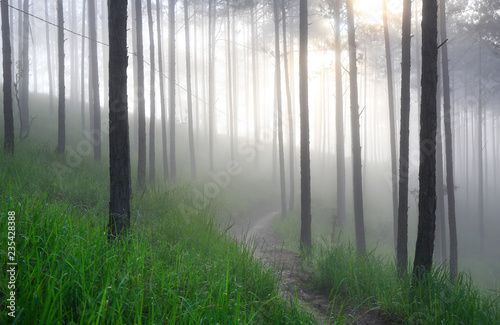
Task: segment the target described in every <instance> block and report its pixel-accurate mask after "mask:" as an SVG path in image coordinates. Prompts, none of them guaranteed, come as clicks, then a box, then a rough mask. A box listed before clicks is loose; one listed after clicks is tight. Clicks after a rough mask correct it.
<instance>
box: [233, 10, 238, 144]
mask: <svg viewBox="0 0 500 325" xmlns="http://www.w3.org/2000/svg"><path fill="white" fill-rule="evenodd" d="M231 16H232V24H233V29H232V32H231V33H232V37H233V40H232V42H231V46H232V52H233V57H232V62H233V68H232V72H233V77H232V83H233V139H234V140H233V142H234V143H233V148H238V64H237V62H238V61H237V60H238V57H237V51H236V17H235V16H236V9H235V8H233V14H232V15H231ZM236 153H238V151H236Z"/></svg>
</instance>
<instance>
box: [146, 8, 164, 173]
mask: <svg viewBox="0 0 500 325" xmlns="http://www.w3.org/2000/svg"><path fill="white" fill-rule="evenodd" d="M147 7H148V28H149V61H150V62H151V63H150V68H151V69H150V82H151V83H150V90H149V98H150V99H149V100H150V105H151V106H150V117H149V181H150V182H154V180H155V178H156V168H155V123H156V105H155V102H156V95H155V74H156V69H155V40H154V32H153V14H152V12H151V0H148V2H147ZM157 23H158V22H157ZM159 59H160V60H161V58H159Z"/></svg>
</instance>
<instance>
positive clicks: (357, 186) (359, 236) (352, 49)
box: [346, 0, 366, 255]
mask: <svg viewBox="0 0 500 325" xmlns="http://www.w3.org/2000/svg"><path fill="white" fill-rule="evenodd" d="M346 5H347V26H348V39H349V75H350V83H351V84H350V85H351V86H350V87H351V91H350V94H351V133H352V140H351V141H352V168H353V172H352V174H353V189H354V222H355V230H356V248H357V251H358V253H360V254H362V255H364V254H365V252H366V243H365V223H364V212H363V180H362V174H361V144H360V139H359V105H358V69H357V66H356V39H355V35H354V10H353V5H352V0H347V1H346Z"/></svg>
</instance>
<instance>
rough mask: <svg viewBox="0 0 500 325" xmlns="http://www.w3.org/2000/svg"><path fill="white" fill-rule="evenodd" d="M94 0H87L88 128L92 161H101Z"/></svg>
mask: <svg viewBox="0 0 500 325" xmlns="http://www.w3.org/2000/svg"><path fill="white" fill-rule="evenodd" d="M95 18H96V12H95V0H89V37H90V49H89V51H90V73H91V76H92V89H91V91H92V98H93V102H92V103H91V104H90V105H91V107H92V111H93V118H94V120H93V125H92V128H91V130H90V137H91V142H92V144H93V146H94V161H101V103H100V100H99V67H98V64H99V62H98V60H97V28H96V21H95Z"/></svg>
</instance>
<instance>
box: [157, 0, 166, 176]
mask: <svg viewBox="0 0 500 325" xmlns="http://www.w3.org/2000/svg"><path fill="white" fill-rule="evenodd" d="M161 8H162V7H161V3H160V0H156V34H157V35H156V36H157V37H158V70H159V79H160V111H161V145H162V154H163V157H162V158H163V180H167V179H168V155H167V112H166V107H165V84H164V80H165V77H164V74H163V49H162V42H161V25H162V23H161V16H162V15H161Z"/></svg>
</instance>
